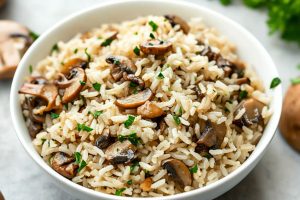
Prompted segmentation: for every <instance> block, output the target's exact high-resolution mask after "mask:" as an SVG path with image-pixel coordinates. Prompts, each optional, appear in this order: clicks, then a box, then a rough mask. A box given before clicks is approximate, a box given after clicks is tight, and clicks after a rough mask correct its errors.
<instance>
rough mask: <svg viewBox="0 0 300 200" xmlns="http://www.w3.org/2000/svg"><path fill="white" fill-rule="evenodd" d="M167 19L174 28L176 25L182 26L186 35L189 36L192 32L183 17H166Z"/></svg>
mask: <svg viewBox="0 0 300 200" xmlns="http://www.w3.org/2000/svg"><path fill="white" fill-rule="evenodd" d="M165 18H166V19H167V20H169V22H170V24H171V26H172V27H174V26H175V25H176V24H178V25H180V28H181V30H182V31H183V33H184V34H188V33H189V31H190V26H189V25H188V23H187V22H186V21H185V20H184V19H182V18H181V17H179V16H177V15H165Z"/></svg>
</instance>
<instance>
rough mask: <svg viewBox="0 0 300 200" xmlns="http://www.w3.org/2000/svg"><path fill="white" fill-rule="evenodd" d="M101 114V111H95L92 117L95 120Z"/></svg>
mask: <svg viewBox="0 0 300 200" xmlns="http://www.w3.org/2000/svg"><path fill="white" fill-rule="evenodd" d="M102 113H103V111H102V110H99V111H95V112H94V113H93V116H94V117H95V118H97V117H99V116H100V115H101V114H102Z"/></svg>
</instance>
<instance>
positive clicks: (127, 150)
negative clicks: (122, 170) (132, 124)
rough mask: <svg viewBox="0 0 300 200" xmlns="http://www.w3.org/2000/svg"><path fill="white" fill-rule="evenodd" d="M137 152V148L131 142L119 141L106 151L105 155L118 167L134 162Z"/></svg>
mask: <svg viewBox="0 0 300 200" xmlns="http://www.w3.org/2000/svg"><path fill="white" fill-rule="evenodd" d="M135 151H136V147H135V146H134V145H133V144H132V143H131V142H130V141H128V140H125V141H123V142H120V141H117V142H115V143H113V144H112V145H110V146H109V147H108V148H107V149H106V151H105V155H106V159H107V160H108V161H110V163H111V164H113V165H116V164H121V163H128V162H130V161H132V160H133V159H134V158H135V154H134V153H135Z"/></svg>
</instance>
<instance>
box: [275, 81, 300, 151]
mask: <svg viewBox="0 0 300 200" xmlns="http://www.w3.org/2000/svg"><path fill="white" fill-rule="evenodd" d="M299 96H300V84H297V85H292V86H290V87H289V89H288V91H287V93H286V95H285V98H284V101H283V109H282V113H281V118H280V122H279V129H280V132H281V134H282V136H283V137H284V138H285V139H286V141H287V142H288V143H289V144H290V145H291V146H292V147H293V148H294V149H296V150H297V151H299V152H300V115H299V113H300V101H299Z"/></svg>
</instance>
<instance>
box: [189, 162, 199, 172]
mask: <svg viewBox="0 0 300 200" xmlns="http://www.w3.org/2000/svg"><path fill="white" fill-rule="evenodd" d="M197 171H198V166H197V164H196V165H194V167H192V168H190V172H191V173H192V174H195V173H197Z"/></svg>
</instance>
